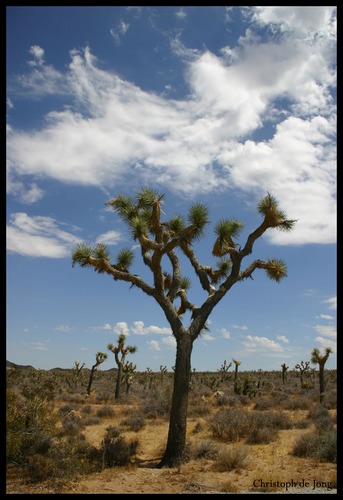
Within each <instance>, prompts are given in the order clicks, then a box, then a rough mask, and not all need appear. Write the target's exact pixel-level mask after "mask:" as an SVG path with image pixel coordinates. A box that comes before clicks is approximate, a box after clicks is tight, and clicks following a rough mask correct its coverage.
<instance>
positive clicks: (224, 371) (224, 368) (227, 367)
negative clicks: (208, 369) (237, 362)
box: [218, 359, 232, 382]
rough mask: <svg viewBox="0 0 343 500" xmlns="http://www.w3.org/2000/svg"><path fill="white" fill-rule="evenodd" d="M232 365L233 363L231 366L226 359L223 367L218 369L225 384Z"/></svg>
mask: <svg viewBox="0 0 343 500" xmlns="http://www.w3.org/2000/svg"><path fill="white" fill-rule="evenodd" d="M231 365H232V363H230V364H229V365H227V364H226V359H224V363H223V364H222V365H221V367H220V368H219V369H218V371H219V373H221V374H222V375H221V381H222V382H224V380H225V378H226V375H227V372H228V370H229V368H230V366H231Z"/></svg>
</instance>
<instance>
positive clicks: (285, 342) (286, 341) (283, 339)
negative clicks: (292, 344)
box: [276, 335, 289, 344]
mask: <svg viewBox="0 0 343 500" xmlns="http://www.w3.org/2000/svg"><path fill="white" fill-rule="evenodd" d="M276 338H277V339H278V340H280V341H281V342H283V343H284V344H289V340H288V338H287V337H285V336H284V335H277V337H276Z"/></svg>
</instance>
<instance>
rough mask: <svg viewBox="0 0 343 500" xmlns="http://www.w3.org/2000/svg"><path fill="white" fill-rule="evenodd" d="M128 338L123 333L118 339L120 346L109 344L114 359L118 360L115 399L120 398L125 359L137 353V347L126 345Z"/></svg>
mask: <svg viewBox="0 0 343 500" xmlns="http://www.w3.org/2000/svg"><path fill="white" fill-rule="evenodd" d="M125 341H126V337H125V335H124V334H123V333H121V334H120V335H119V338H118V345H117V346H114V345H113V344H108V346H107V349H108V350H109V351H111V352H113V354H114V359H115V360H116V363H117V366H118V373H117V382H116V392H115V396H114V399H119V397H120V387H121V380H122V376H123V366H124V363H125V358H126V356H127V354H129V353H131V354H133V353H134V352H136V351H137V347H135V346H131V345H127V346H126V345H125Z"/></svg>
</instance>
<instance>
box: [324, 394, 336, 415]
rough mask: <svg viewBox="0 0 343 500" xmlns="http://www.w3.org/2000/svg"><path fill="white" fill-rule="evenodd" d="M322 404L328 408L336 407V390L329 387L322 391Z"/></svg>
mask: <svg viewBox="0 0 343 500" xmlns="http://www.w3.org/2000/svg"><path fill="white" fill-rule="evenodd" d="M322 404H323V406H324V407H325V408H327V409H328V410H334V409H335V408H337V390H334V389H331V390H330V391H326V392H325V393H324V400H323V403H322Z"/></svg>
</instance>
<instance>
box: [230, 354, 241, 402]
mask: <svg viewBox="0 0 343 500" xmlns="http://www.w3.org/2000/svg"><path fill="white" fill-rule="evenodd" d="M232 361H233V362H234V363H235V385H234V392H235V393H236V394H237V393H238V392H239V389H238V385H237V375H238V367H239V365H240V364H241V362H242V361H238V360H237V359H234V358H232Z"/></svg>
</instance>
